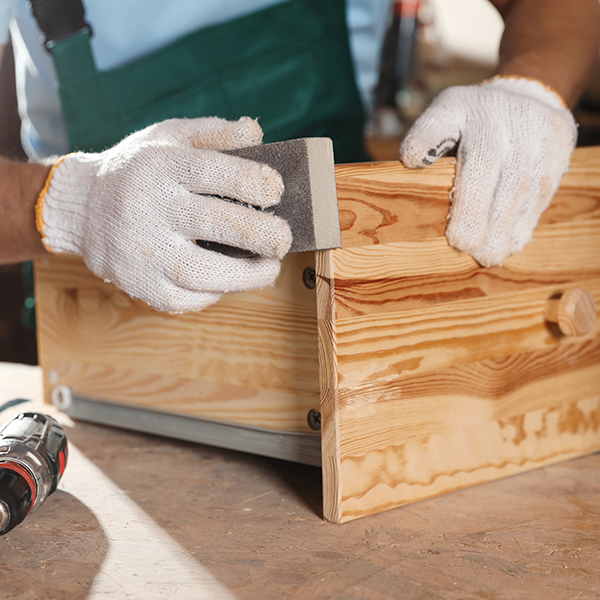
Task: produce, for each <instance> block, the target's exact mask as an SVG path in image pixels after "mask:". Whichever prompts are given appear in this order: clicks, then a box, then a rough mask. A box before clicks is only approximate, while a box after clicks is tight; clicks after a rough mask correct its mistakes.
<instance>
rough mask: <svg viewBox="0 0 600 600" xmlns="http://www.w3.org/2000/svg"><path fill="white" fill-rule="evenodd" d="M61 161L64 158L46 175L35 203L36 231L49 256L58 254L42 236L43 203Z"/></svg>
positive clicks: (43, 235) (44, 236)
mask: <svg viewBox="0 0 600 600" xmlns="http://www.w3.org/2000/svg"><path fill="white" fill-rule="evenodd" d="M63 160H65V157H64V156H63V157H62V158H60V160H58V161H57V162H56V163H55V164H54V165H53V166H52V168H51V169H50V173H48V177H46V182H45V183H44V187H43V188H42V191H41V192H40V195H39V196H38V199H37V201H36V203H35V226H36V228H37V230H38V231H39V232H40V233H41V234H42V244H44V248H46V250H47V251H48V252H50V253H51V254H58V253H57V252H54V251H53V250H52V248H50V246H49V245H48V244H47V243H46V235H45V234H44V217H43V213H44V202H45V200H46V194H48V190H49V189H50V186H51V185H52V178H53V177H54V172H55V171H56V169H57V167H58V165H60V163H62V161H63Z"/></svg>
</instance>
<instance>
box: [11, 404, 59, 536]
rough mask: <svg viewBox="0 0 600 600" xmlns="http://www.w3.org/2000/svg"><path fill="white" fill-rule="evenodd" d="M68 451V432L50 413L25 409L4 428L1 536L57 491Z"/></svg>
mask: <svg viewBox="0 0 600 600" xmlns="http://www.w3.org/2000/svg"><path fill="white" fill-rule="evenodd" d="M67 454H68V450H67V437H66V435H65V432H64V431H63V428H62V427H61V426H60V425H59V424H58V422H57V421H56V420H55V419H53V418H52V417H50V416H48V415H43V414H41V413H33V412H24V413H21V414H20V415H19V416H17V417H15V418H14V419H12V420H11V421H9V422H8V423H7V424H6V425H4V427H2V429H0V535H4V534H5V533H8V532H9V531H10V530H11V529H13V528H14V527H16V526H17V525H18V524H19V523H21V522H22V521H23V519H24V518H25V517H26V516H27V515H28V514H29V513H30V512H32V511H34V510H35V509H36V508H38V507H39V506H40V505H41V504H42V503H43V502H44V500H46V498H47V497H48V496H49V495H50V494H52V493H53V492H54V491H55V490H56V488H57V487H58V482H59V481H60V478H61V477H62V474H63V473H64V471H65V467H66V466H67Z"/></svg>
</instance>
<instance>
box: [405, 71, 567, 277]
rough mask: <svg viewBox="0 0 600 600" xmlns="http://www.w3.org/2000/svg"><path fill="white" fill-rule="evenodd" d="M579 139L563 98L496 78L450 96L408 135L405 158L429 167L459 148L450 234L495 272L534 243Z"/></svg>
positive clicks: (524, 82)
mask: <svg viewBox="0 0 600 600" xmlns="http://www.w3.org/2000/svg"><path fill="white" fill-rule="evenodd" d="M576 140H577V126H576V124H575V120H574V119H573V115H572V114H571V112H570V111H569V110H568V108H567V107H566V106H565V104H564V102H563V100H562V98H561V97H560V96H559V95H558V94H557V93H556V92H554V91H553V90H551V89H550V88H548V87H547V86H545V85H543V84H542V83H540V82H539V81H535V80H531V79H525V78H518V77H506V78H505V77H496V78H494V79H492V80H490V81H487V82H484V83H482V84H479V85H473V86H464V87H452V88H448V89H447V90H445V91H443V92H442V93H441V94H440V95H439V96H438V97H437V98H436V99H435V100H434V101H433V102H432V104H431V106H430V107H429V108H428V109H427V110H426V111H425V112H424V113H423V114H422V115H421V116H420V117H419V119H418V120H417V121H416V122H415V124H414V125H413V127H412V128H411V129H410V131H409V132H408V133H407V135H406V137H405V139H404V141H403V142H402V145H401V147H400V159H401V160H402V162H403V163H404V164H405V165H406V166H407V167H410V168H419V167H426V166H428V165H431V164H433V163H434V162H435V161H436V160H437V159H438V158H439V157H440V156H443V155H444V154H445V153H446V152H448V151H449V150H450V149H452V148H453V147H454V146H455V145H456V144H459V147H458V154H457V167H456V178H455V181H454V188H453V189H452V191H451V194H450V196H451V199H452V207H451V209H450V214H449V215H448V219H449V222H448V228H447V230H446V236H447V238H448V242H449V243H450V244H451V245H452V246H454V247H455V248H458V249H459V250H463V251H465V252H468V253H470V254H471V255H472V256H473V257H474V258H475V259H476V260H477V261H478V262H479V263H480V264H482V265H483V266H486V267H489V266H492V265H497V264H501V263H502V260H503V259H504V258H506V257H507V256H510V255H511V254H514V253H516V252H521V251H522V250H523V248H524V247H525V246H526V245H527V244H528V243H529V242H530V241H531V240H532V239H533V237H532V236H533V230H534V229H535V227H536V225H537V222H538V220H539V218H540V216H541V214H542V213H543V212H544V211H545V210H546V208H548V205H549V204H550V201H551V199H552V197H553V196H554V193H555V192H556V190H557V188H558V186H559V183H560V180H561V178H562V176H563V175H564V174H565V173H566V172H567V170H568V168H569V161H570V158H571V154H572V152H573V148H574V146H575V142H576Z"/></svg>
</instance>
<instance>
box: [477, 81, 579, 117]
mask: <svg viewBox="0 0 600 600" xmlns="http://www.w3.org/2000/svg"><path fill="white" fill-rule="evenodd" d="M481 85H484V86H486V87H494V88H500V89H503V90H505V91H507V92H513V93H515V94H521V95H523V96H529V97H530V98H535V99H536V100H539V101H540V102H543V103H544V104H546V105H548V106H550V107H551V108H553V109H555V110H566V111H568V112H569V113H570V112H571V111H570V110H569V107H568V106H567V103H566V102H565V101H564V100H563V97H562V96H561V95H560V94H559V93H558V92H557V91H556V90H555V89H554V88H552V87H550V86H549V85H546V84H545V83H543V82H542V81H540V80H539V79H533V78H532V77H521V76H520V75H496V76H495V77H492V78H491V79H487V80H486V81H484V82H483V83H482V84H481Z"/></svg>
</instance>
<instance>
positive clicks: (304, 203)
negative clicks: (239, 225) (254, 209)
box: [226, 138, 342, 252]
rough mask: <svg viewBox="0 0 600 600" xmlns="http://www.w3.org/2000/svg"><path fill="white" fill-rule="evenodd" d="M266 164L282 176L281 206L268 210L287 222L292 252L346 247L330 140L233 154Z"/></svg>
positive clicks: (305, 140) (309, 140)
mask: <svg viewBox="0 0 600 600" xmlns="http://www.w3.org/2000/svg"><path fill="white" fill-rule="evenodd" d="M226 154H233V155H235V156H240V157H242V158H248V159H250V160H254V161H256V162H260V163H264V164H267V165H269V166H270V167H272V168H273V169H275V170H276V171H278V172H279V174H280V175H281V178H282V179H283V184H284V186H285V189H284V192H283V195H282V197H281V202H280V203H279V204H278V205H277V206H273V207H271V208H268V209H266V210H267V211H268V212H272V213H274V214H276V215H279V216H280V217H282V218H284V219H285V220H286V221H287V222H288V223H289V225H290V228H291V230H292V234H293V236H294V237H293V241H292V247H291V249H290V252H303V251H305V250H324V249H326V248H339V247H340V246H341V245H342V240H341V235H340V219H339V213H338V204H337V191H336V187H335V164H334V160H333V144H332V142H331V140H330V139H329V138H301V139H297V140H289V141H286V142H274V143H272V144H262V145H260V146H251V147H250V148H241V149H239V150H230V151H227V152H226Z"/></svg>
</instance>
